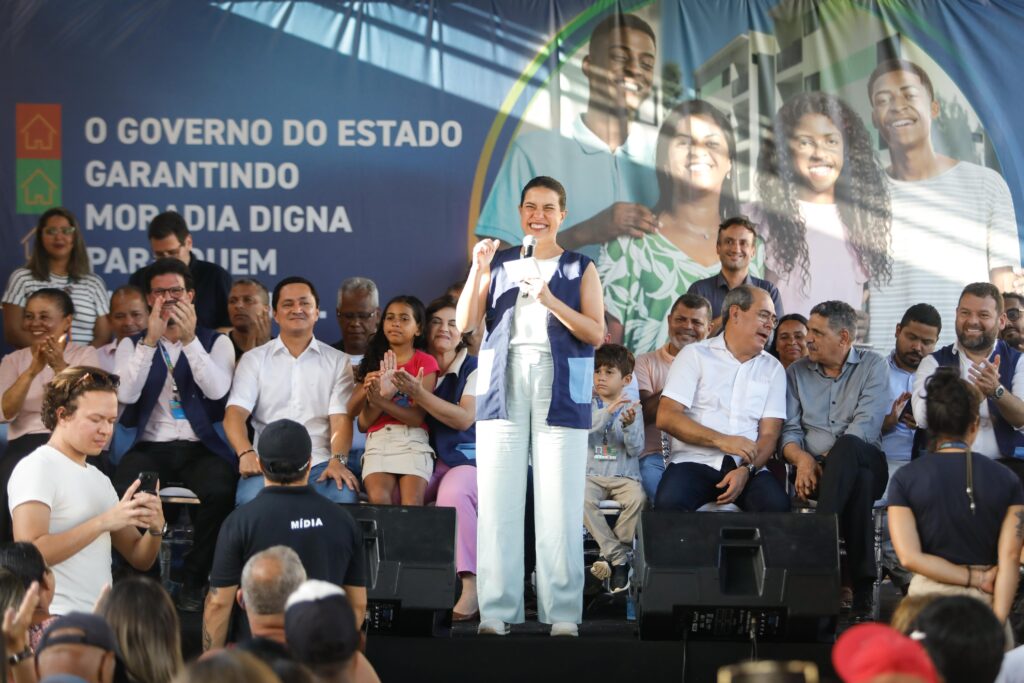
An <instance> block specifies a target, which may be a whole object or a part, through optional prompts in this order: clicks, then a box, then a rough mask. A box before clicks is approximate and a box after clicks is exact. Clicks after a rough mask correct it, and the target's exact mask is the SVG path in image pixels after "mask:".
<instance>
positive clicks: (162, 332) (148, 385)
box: [114, 258, 238, 612]
mask: <svg viewBox="0 0 1024 683" xmlns="http://www.w3.org/2000/svg"><path fill="white" fill-rule="evenodd" d="M145 272H146V277H147V280H146V281H145V285H146V299H147V302H148V303H149V307H150V314H149V319H148V321H147V326H146V330H145V332H143V333H140V334H137V335H135V336H134V337H130V338H128V339H124V340H122V341H121V343H120V344H119V345H118V347H117V354H116V358H115V364H116V367H117V374H118V375H120V377H121V386H120V388H119V389H118V391H117V400H118V401H119V402H120V403H121V404H122V405H123V406H124V412H123V413H122V414H121V420H120V422H121V424H122V425H123V426H124V427H127V428H131V427H135V428H136V432H135V435H134V439H133V440H132V443H131V445H130V448H129V450H128V452H127V453H125V455H124V457H123V458H122V459H121V461H120V462H119V463H118V466H117V471H116V473H115V475H114V487H115V488H116V489H117V491H118V494H120V495H123V494H124V493H125V491H127V490H128V488H129V486H131V485H132V482H134V481H135V480H136V478H137V477H138V476H139V473H140V472H157V473H158V475H159V478H160V481H161V482H163V483H164V484H165V485H166V484H168V483H169V482H181V483H182V484H184V485H185V486H187V487H188V488H189V489H191V490H192V491H194V492H195V494H196V495H197V496H198V497H199V500H200V501H201V503H200V504H199V505H198V510H197V511H196V513H195V516H194V517H193V522H194V523H195V532H196V533H195V542H194V544H193V546H192V549H191V550H190V551H189V552H188V553H187V554H186V555H185V567H184V582H183V586H182V590H181V593H180V594H179V596H178V609H180V610H182V611H184V612H198V611H199V610H201V609H202V608H203V594H202V591H203V587H204V585H205V584H206V577H207V576H208V575H209V573H210V565H211V564H212V563H213V547H214V545H215V544H216V542H217V532H218V531H219V530H220V525H221V522H223V521H224V518H225V517H227V516H228V514H229V513H230V512H231V508H232V502H233V501H234V493H235V481H236V479H237V478H238V474H237V465H236V460H235V457H234V453H232V452H231V448H230V447H229V446H228V445H227V443H225V442H224V440H223V439H222V438H221V437H220V435H219V434H218V433H217V431H215V429H214V425H215V424H216V423H218V422H220V421H221V420H223V419H224V403H225V401H226V399H227V395H228V391H229V390H230V389H231V375H232V372H233V371H234V369H235V353H234V351H233V350H232V348H231V342H230V341H229V340H228V338H227V337H226V336H224V335H223V334H220V333H219V332H216V331H215V330H211V329H208V328H205V327H202V326H199V325H197V323H196V309H195V306H194V304H193V301H194V300H195V295H196V290H195V284H194V281H193V280H192V273H191V271H189V269H188V266H186V265H185V264H184V263H182V262H181V261H180V260H178V259H174V258H164V259H160V260H159V261H157V262H156V263H154V264H153V265H151V266H150V267H149V268H147V269H146V271H145Z"/></svg>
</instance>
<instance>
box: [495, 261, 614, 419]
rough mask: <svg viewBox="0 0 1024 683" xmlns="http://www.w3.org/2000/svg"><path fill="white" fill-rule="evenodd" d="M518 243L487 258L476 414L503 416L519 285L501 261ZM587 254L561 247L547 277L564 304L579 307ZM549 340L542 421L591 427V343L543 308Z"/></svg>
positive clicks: (592, 348) (498, 417)
mask: <svg viewBox="0 0 1024 683" xmlns="http://www.w3.org/2000/svg"><path fill="white" fill-rule="evenodd" d="M519 255H520V254H519V247H512V248H511V249H505V250H502V251H499V252H498V253H497V254H495V255H494V260H493V261H492V262H491V284H490V288H489V289H488V292H487V313H486V318H485V322H486V333H485V335H484V341H483V346H482V347H481V349H480V357H479V359H478V362H479V368H480V370H479V372H478V374H477V378H478V385H477V403H476V417H477V419H478V420H504V419H507V417H508V410H507V409H506V406H505V391H506V387H505V370H506V367H507V363H508V349H509V340H510V339H511V338H512V317H513V315H514V313H515V308H516V298H517V297H519V296H520V289H519V285H518V283H516V282H513V281H512V280H510V279H509V277H508V273H506V272H505V268H504V264H505V262H506V261H511V260H514V259H517V258H519ZM590 263H591V261H590V258H589V257H587V256H584V255H583V254H579V253H576V252H572V251H565V252H562V255H561V257H559V260H558V268H557V269H556V270H555V274H554V275H553V276H552V277H551V281H550V282H548V288H549V289H550V290H551V293H552V294H554V295H555V296H556V297H558V298H559V299H561V300H562V301H563V302H564V303H565V304H566V305H567V306H569V307H570V308H572V309H575V310H577V311H579V310H580V287H581V284H582V280H583V273H584V272H585V271H586V269H587V266H588V265H590ZM548 341H549V342H550V344H551V360H552V363H553V365H554V373H553V374H554V379H553V382H552V386H551V406H550V408H549V409H548V417H547V422H548V424H549V425H550V426H552V427H571V428H574V429H590V424H591V422H590V399H591V393H592V389H593V384H594V347H593V346H591V345H590V344H586V343H584V342H582V341H580V340H579V339H577V338H576V337H574V336H573V335H572V333H571V332H569V329H568V328H567V327H566V326H565V325H563V324H562V323H561V322H560V321H559V320H558V318H556V317H555V316H553V315H551V313H548Z"/></svg>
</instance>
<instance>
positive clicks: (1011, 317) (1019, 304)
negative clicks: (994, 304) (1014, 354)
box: [999, 292, 1024, 351]
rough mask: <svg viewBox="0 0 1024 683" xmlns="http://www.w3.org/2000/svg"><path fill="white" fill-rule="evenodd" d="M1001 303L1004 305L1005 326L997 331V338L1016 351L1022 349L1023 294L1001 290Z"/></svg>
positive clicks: (1023, 331)
mask: <svg viewBox="0 0 1024 683" xmlns="http://www.w3.org/2000/svg"><path fill="white" fill-rule="evenodd" d="M1003 305H1004V306H1005V307H1006V309H1005V311H1004V312H1005V313H1006V327H1004V328H1003V330H1002V331H1001V332H1000V333H999V338H1000V339H1002V340H1003V341H1004V342H1006V343H1007V344H1008V345H1009V346H1010V347H1011V348H1014V349H1016V350H1017V351H1024V317H1022V316H1021V313H1024V296H1021V295H1020V294H1017V293H1016V292H1003Z"/></svg>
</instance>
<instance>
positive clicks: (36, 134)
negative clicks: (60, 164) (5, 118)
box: [19, 114, 57, 151]
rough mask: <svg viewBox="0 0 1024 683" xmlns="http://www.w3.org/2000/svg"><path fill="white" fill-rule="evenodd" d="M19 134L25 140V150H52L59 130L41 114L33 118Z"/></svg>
mask: <svg viewBox="0 0 1024 683" xmlns="http://www.w3.org/2000/svg"><path fill="white" fill-rule="evenodd" d="M19 132H20V133H21V135H22V137H23V138H24V143H25V149H31V150H39V151H47V150H52V149H53V147H54V138H56V137H57V129H56V128H54V127H53V126H51V125H50V122H49V121H47V120H46V119H45V118H43V117H42V116H41V115H39V114H36V115H35V116H33V117H32V118H31V119H30V120H29V122H28V123H26V124H25V125H24V126H22V127H21V130H20V131H19Z"/></svg>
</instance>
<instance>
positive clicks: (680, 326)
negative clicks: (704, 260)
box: [633, 294, 711, 503]
mask: <svg viewBox="0 0 1024 683" xmlns="http://www.w3.org/2000/svg"><path fill="white" fill-rule="evenodd" d="M710 320H711V304H709V303H708V300H707V299H705V298H704V297H702V296H698V295H696V294H684V295H682V296H681V297H679V298H678V299H676V302H675V303H674V304H672V310H670V311H669V312H668V318H667V322H668V341H667V342H666V343H665V345H664V346H662V347H661V348H658V349H655V350H654V351H650V352H648V353H644V354H641V355H639V356H637V359H636V367H635V369H634V371H633V373H634V376H635V377H636V381H637V385H638V386H639V388H640V403H641V406H642V408H643V416H644V452H643V453H642V454H641V455H640V478H641V483H642V484H643V487H644V493H645V494H647V500H649V501H651V502H652V503H653V502H654V494H655V493H656V492H657V490H658V482H660V481H661V475H662V474H663V473H664V472H665V459H664V456H665V454H666V451H667V450H668V444H667V443H663V438H667V437H664V436H663V434H662V432H661V430H660V429H658V426H657V425H656V424H655V422H656V421H657V419H658V404H659V403H660V402H661V391H662V389H664V388H665V382H666V380H667V379H668V371H669V368H671V367H672V361H674V360H675V358H676V355H677V354H678V353H679V351H680V350H682V348H683V347H684V346H686V345H687V344H692V343H693V342H699V341H703V340H704V338H705V337H707V336H708V325H709V322H710Z"/></svg>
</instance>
